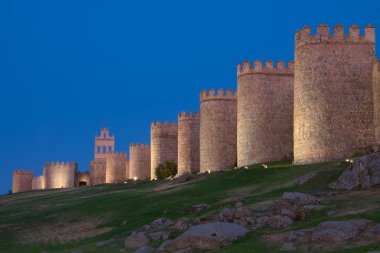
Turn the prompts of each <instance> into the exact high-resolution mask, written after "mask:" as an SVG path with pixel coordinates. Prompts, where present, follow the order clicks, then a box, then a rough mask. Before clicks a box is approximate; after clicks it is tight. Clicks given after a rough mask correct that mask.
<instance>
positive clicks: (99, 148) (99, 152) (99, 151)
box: [98, 146, 100, 154]
mask: <svg viewBox="0 0 380 253" xmlns="http://www.w3.org/2000/svg"><path fill="white" fill-rule="evenodd" d="M99 153H100V146H98V154H99Z"/></svg>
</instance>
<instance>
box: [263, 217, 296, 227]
mask: <svg viewBox="0 0 380 253" xmlns="http://www.w3.org/2000/svg"><path fill="white" fill-rule="evenodd" d="M267 223H268V225H269V226H271V227H272V228H284V227H288V226H290V225H292V224H293V220H292V219H290V218H289V217H288V216H282V215H274V216H270V217H269V219H268V221H267Z"/></svg>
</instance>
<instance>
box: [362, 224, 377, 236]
mask: <svg viewBox="0 0 380 253" xmlns="http://www.w3.org/2000/svg"><path fill="white" fill-rule="evenodd" d="M365 237H366V238H368V239H373V238H376V237H380V224H377V225H376V226H374V227H373V228H371V229H370V230H368V231H367V232H366V233H365Z"/></svg>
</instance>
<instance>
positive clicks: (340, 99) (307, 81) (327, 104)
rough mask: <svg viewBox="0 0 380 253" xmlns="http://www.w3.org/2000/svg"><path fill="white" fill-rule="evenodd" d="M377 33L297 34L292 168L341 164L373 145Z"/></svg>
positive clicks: (325, 29)
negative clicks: (316, 164) (340, 160)
mask: <svg viewBox="0 0 380 253" xmlns="http://www.w3.org/2000/svg"><path fill="white" fill-rule="evenodd" d="M374 59H375V31H374V28H373V27H372V26H368V27H366V28H365V32H364V35H363V36H361V35H360V30H359V27H357V26H355V25H353V26H351V27H350V28H349V34H348V35H345V34H344V29H343V27H342V26H341V25H337V26H335V28H334V34H330V33H329V27H328V26H327V25H324V24H322V25H319V26H318V28H317V34H316V35H311V29H310V27H308V26H305V27H303V28H302V30H301V31H299V32H296V35H295V67H294V68H295V71H294V79H295V82H294V163H295V164H308V163H318V162H324V161H330V160H339V159H343V158H347V157H351V156H354V155H357V154H359V153H362V152H366V151H369V149H370V148H371V146H372V145H373V143H374V116H373V115H374V105H373V85H372V68H373V62H374Z"/></svg>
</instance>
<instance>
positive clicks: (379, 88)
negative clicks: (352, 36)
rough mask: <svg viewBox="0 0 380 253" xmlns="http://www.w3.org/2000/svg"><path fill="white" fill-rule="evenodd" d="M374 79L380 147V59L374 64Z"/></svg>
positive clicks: (376, 125)
mask: <svg viewBox="0 0 380 253" xmlns="http://www.w3.org/2000/svg"><path fill="white" fill-rule="evenodd" d="M372 79H373V93H374V94H373V97H374V105H375V107H374V110H375V139H376V144H377V145H380V60H378V59H376V60H375V62H374V64H373V72H372Z"/></svg>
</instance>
